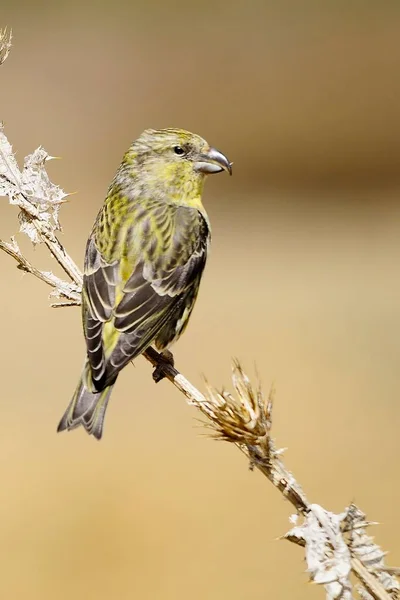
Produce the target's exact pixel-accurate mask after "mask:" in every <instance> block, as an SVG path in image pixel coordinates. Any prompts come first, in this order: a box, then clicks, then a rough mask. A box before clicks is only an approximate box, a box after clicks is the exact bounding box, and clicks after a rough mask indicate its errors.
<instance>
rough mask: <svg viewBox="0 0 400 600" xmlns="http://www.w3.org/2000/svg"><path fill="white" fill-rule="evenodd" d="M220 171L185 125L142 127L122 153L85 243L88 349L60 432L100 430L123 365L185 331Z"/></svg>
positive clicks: (224, 165) (215, 154) (214, 153)
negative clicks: (208, 196) (208, 186)
mask: <svg viewBox="0 0 400 600" xmlns="http://www.w3.org/2000/svg"><path fill="white" fill-rule="evenodd" d="M220 171H227V172H228V173H230V174H232V164H231V163H230V162H229V160H228V159H227V158H226V156H224V155H223V154H222V153H221V152H219V151H218V150H216V149H214V148H211V147H210V146H209V145H208V144H207V142H206V141H205V140H204V139H202V138H201V137H200V136H198V135H195V134H193V133H189V132H188V131H184V130H182V129H159V130H155V129H147V130H146V131H144V132H143V133H142V135H141V136H140V137H139V138H138V139H137V140H136V141H135V142H133V144H132V145H131V147H130V148H129V150H128V152H127V153H126V154H125V156H124V158H123V160H122V163H121V165H120V167H119V169H118V171H117V173H116V175H115V177H114V180H113V182H112V183H111V186H110V188H109V190H108V193H107V197H106V200H105V202H104V204H103V207H102V209H101V210H100V212H99V214H98V216H97V219H96V221H95V224H94V226H93V230H92V232H91V234H90V237H89V240H88V242H87V246H86V255H85V268H84V278H83V290H82V319H83V330H84V335H85V339H86V347H87V358H86V361H85V366H84V369H83V373H82V376H81V379H80V381H79V384H78V387H77V389H76V391H75V394H74V396H73V398H72V400H71V402H70V404H69V406H68V408H67V410H66V412H65V414H64V416H63V417H62V419H61V421H60V424H59V426H58V431H62V430H64V429H74V428H75V427H78V426H79V425H83V427H84V428H85V429H86V431H87V432H88V433H89V434H92V435H94V436H95V437H96V438H98V439H100V438H101V435H102V430H103V422H104V416H105V412H106V408H107V403H108V400H109V398H110V394H111V391H112V388H113V386H114V384H115V381H116V379H117V377H118V374H119V372H120V371H121V369H123V368H124V367H125V365H127V364H128V363H129V362H130V361H132V360H133V359H134V358H136V357H137V356H138V355H139V354H141V353H142V352H144V351H145V350H146V349H147V348H148V347H149V346H150V344H152V343H153V342H154V343H155V346H156V348H157V349H158V350H161V351H162V350H167V349H168V348H169V347H170V346H171V344H172V343H173V342H175V341H176V340H177V339H178V338H179V336H180V335H181V334H182V333H183V331H184V330H185V328H186V325H187V323H188V320H189V317H190V314H191V312H192V310H193V306H194V303H195V300H196V297H197V293H198V290H199V285H200V279H201V276H202V273H203V269H204V266H205V263H206V258H207V251H208V247H209V243H210V224H209V220H208V217H207V213H206V211H205V210H204V207H203V205H202V202H201V197H202V193H203V186H204V181H205V178H206V176H207V175H208V174H210V173H219V172H220Z"/></svg>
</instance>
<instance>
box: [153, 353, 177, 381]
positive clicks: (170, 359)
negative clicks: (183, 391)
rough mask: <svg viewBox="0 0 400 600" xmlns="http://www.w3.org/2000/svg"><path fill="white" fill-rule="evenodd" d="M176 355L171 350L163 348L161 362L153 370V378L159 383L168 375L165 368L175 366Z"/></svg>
mask: <svg viewBox="0 0 400 600" xmlns="http://www.w3.org/2000/svg"><path fill="white" fill-rule="evenodd" d="M174 363H175V361H174V355H173V354H172V352H170V351H169V350H163V351H162V352H161V353H160V362H159V364H158V365H157V366H156V368H155V369H154V371H153V380H154V382H155V383H158V382H159V381H161V380H162V379H164V377H166V372H165V368H166V367H173V366H174Z"/></svg>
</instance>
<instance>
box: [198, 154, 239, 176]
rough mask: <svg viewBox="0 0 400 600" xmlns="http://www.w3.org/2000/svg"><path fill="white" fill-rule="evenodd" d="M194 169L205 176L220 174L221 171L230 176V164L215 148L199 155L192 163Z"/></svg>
mask: <svg viewBox="0 0 400 600" xmlns="http://www.w3.org/2000/svg"><path fill="white" fill-rule="evenodd" d="M194 168H195V170H196V171H199V172H200V173H205V174H206V175H209V174H210V173H220V172H221V171H226V172H227V173H229V175H232V163H231V162H230V161H229V160H228V159H227V158H226V156H225V155H224V154H222V152H220V151H219V150H216V149H215V148H210V149H209V150H208V151H207V152H204V153H203V154H200V155H199V157H198V159H197V160H196V161H195V163H194Z"/></svg>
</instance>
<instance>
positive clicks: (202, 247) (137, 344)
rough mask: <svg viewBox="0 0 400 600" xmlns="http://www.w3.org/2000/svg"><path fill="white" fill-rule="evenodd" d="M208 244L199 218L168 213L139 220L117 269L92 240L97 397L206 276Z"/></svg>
mask: <svg viewBox="0 0 400 600" xmlns="http://www.w3.org/2000/svg"><path fill="white" fill-rule="evenodd" d="M151 219H153V221H154V220H155V221H154V222H151V221H150V220H151ZM208 239H209V229H208V225H207V222H206V220H205V219H204V217H203V216H202V214H201V213H200V212H199V211H198V210H196V209H193V208H189V207H183V206H176V207H171V206H168V205H164V206H160V207H159V210H158V213H157V212H155V214H150V215H145V216H143V217H141V218H137V219H135V221H134V222H133V224H132V225H131V227H129V228H128V229H127V235H126V236H125V239H124V242H123V244H122V247H121V250H122V251H121V257H118V258H115V260H113V261H110V262H107V261H106V260H105V259H104V257H103V256H102V254H101V253H100V252H99V250H98V248H97V245H96V242H95V239H94V238H92V239H90V240H89V242H88V246H87V250H86V261H85V275H84V285H83V304H84V306H83V321H84V330H85V337H86V343H87V351H88V357H89V362H90V366H91V371H92V378H93V383H94V385H95V387H96V389H102V388H103V387H105V386H106V385H108V384H110V383H111V382H112V381H113V380H115V378H116V376H117V375H118V373H119V371H120V370H121V369H122V368H123V367H124V366H125V365H126V364H127V363H128V362H129V361H131V360H132V359H134V358H135V357H136V356H138V355H139V354H141V353H142V352H143V351H144V350H145V349H146V348H147V347H148V346H149V345H150V344H151V343H152V341H153V340H154V338H156V337H157V334H158V333H159V331H160V330H161V329H162V327H163V326H164V325H165V323H167V322H168V320H169V319H170V318H172V316H173V315H174V314H175V313H176V311H179V309H180V308H181V304H182V302H184V300H185V297H186V296H187V292H188V290H189V289H190V288H191V287H192V286H193V285H194V284H196V285H197V282H198V279H199V277H200V276H201V273H202V271H203V269H204V265H205V261H206V254H207V246H208Z"/></svg>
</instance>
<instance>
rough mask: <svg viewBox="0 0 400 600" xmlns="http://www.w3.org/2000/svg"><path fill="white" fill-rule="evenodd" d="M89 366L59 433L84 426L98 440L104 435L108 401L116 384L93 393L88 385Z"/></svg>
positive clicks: (62, 420) (59, 428) (65, 414)
mask: <svg viewBox="0 0 400 600" xmlns="http://www.w3.org/2000/svg"><path fill="white" fill-rule="evenodd" d="M87 374H88V370H87V365H85V368H84V370H83V373H82V377H81V379H80V381H79V383H78V387H77V388H76V390H75V393H74V395H73V397H72V400H71V402H70V403H69V405H68V408H67V410H66V411H65V413H64V415H63V417H62V419H61V421H60V423H59V425H58V427H57V431H64V430H65V429H68V431H70V430H71V429H75V427H79V425H83V427H84V428H85V430H86V431H87V432H88V434H89V435H94V437H95V438H97V439H98V440H99V439H100V438H101V436H102V434H103V423H104V417H105V414H106V409H107V404H108V400H109V398H110V394H111V391H112V389H113V387H114V384H111V385H109V386H108V387H106V388H104V390H102V391H101V392H92V391H91V390H90V389H89V387H88V386H87V384H86V381H87Z"/></svg>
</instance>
